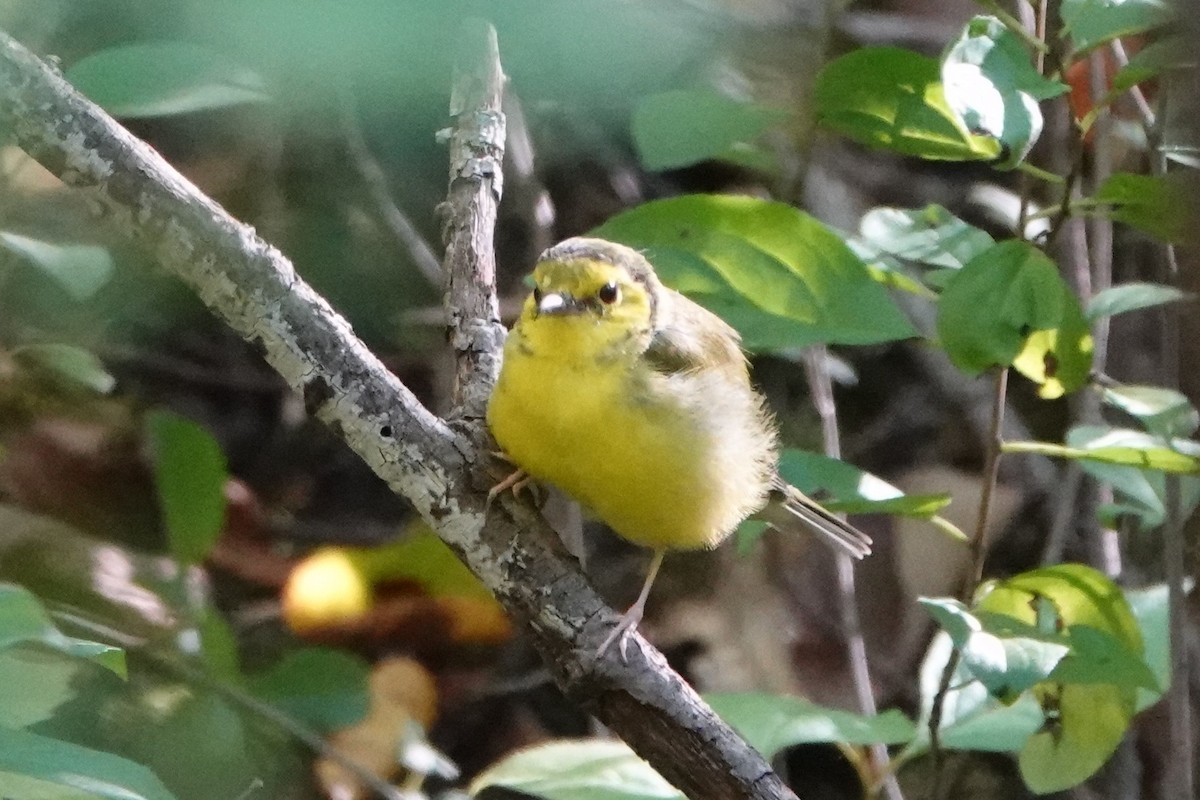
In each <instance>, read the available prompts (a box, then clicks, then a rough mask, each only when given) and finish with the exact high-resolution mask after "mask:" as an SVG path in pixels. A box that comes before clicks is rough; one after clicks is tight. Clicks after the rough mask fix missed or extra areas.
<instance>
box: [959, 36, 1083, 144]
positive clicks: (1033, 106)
mask: <svg viewBox="0 0 1200 800" xmlns="http://www.w3.org/2000/svg"><path fill="white" fill-rule="evenodd" d="M941 77H942V85H943V87H944V88H945V93H946V103H947V105H948V106H949V107H950V109H951V110H952V111H953V112H954V113H955V114H957V115H958V117H959V118H960V119H961V120H962V122H963V125H964V126H965V127H966V129H967V130H969V131H971V132H972V133H976V134H986V135H988V136H991V137H992V138H994V139H996V140H997V141H998V142H1000V143H1001V144H1002V145H1003V150H1004V153H1005V156H1004V157H1003V159H1002V161H1000V162H999V163H998V164H997V166H999V167H1014V166H1016V165H1017V164H1018V163H1020V162H1021V161H1022V160H1024V158H1025V155H1026V154H1027V153H1028V152H1029V150H1030V148H1032V147H1033V145H1034V143H1035V142H1036V141H1037V139H1038V136H1040V135H1041V132H1042V112H1041V109H1040V108H1039V106H1038V101H1040V100H1046V99H1048V98H1051V97H1055V96H1057V95H1059V94H1062V93H1063V92H1065V91H1067V87H1066V85H1065V84H1062V83H1059V82H1057V81H1051V80H1048V79H1046V78H1044V77H1042V75H1041V74H1040V73H1039V72H1038V71H1037V70H1036V69H1035V68H1034V66H1033V62H1032V60H1031V57H1030V54H1029V51H1028V49H1027V48H1026V46H1025V44H1024V43H1023V42H1022V41H1021V39H1020V38H1019V37H1018V36H1017V35H1016V34H1015V33H1013V32H1012V31H1010V30H1008V28H1006V27H1005V26H1004V23H1002V22H1001V21H1000V20H998V19H996V18H995V17H990V16H978V17H975V18H973V19H972V20H971V21H970V22H968V23H967V25H966V27H965V28H964V29H963V33H962V35H961V36H960V37H959V39H958V41H957V42H955V43H954V44H952V45H951V46H950V49H949V50H948V51H947V52H946V54H945V56H943V58H942V70H941Z"/></svg>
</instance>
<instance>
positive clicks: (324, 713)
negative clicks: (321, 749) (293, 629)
mask: <svg viewBox="0 0 1200 800" xmlns="http://www.w3.org/2000/svg"><path fill="white" fill-rule="evenodd" d="M368 672H369V670H368V667H367V665H366V663H365V662H363V661H362V659H360V658H357V657H355V656H353V655H350V654H349V653H344V652H341V651H339V650H330V649H328V648H323V647H305V648H301V649H298V650H293V651H291V652H289V653H288V654H287V655H285V656H284V657H283V659H282V660H280V661H279V663H277V664H276V665H275V666H273V667H272V668H271V669H269V670H267V671H266V672H262V673H259V674H257V675H255V676H254V677H252V678H251V679H250V689H251V691H253V692H254V694H255V695H257V696H258V697H260V698H262V699H263V700H266V701H267V702H268V703H271V704H272V705H274V706H277V707H278V708H280V709H282V710H283V711H286V712H287V713H288V714H290V715H292V716H293V717H296V718H298V719H301V720H303V721H304V722H306V723H308V724H309V725H312V726H313V727H315V728H317V729H318V730H321V731H331V730H336V729H337V728H344V727H346V726H347V725H352V724H354V723H355V722H358V721H359V720H360V719H362V718H363V717H364V716H366V713H367V706H368V696H367V676H368Z"/></svg>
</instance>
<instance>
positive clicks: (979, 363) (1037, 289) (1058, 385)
mask: <svg viewBox="0 0 1200 800" xmlns="http://www.w3.org/2000/svg"><path fill="white" fill-rule="evenodd" d="M938 335H939V336H940V337H941V340H942V345H943V346H944V347H945V348H946V352H947V354H948V355H949V356H950V360H951V361H953V362H954V364H955V365H956V366H957V367H958V368H959V369H961V370H963V371H964V372H967V373H968V374H977V373H979V372H982V371H983V370H985V369H988V368H989V367H992V366H1004V365H1010V364H1013V365H1016V366H1018V368H1019V369H1020V370H1021V371H1022V373H1024V374H1025V375H1026V376H1027V377H1029V378H1031V379H1033V380H1035V381H1038V382H1039V383H1040V384H1041V393H1042V395H1043V396H1044V397H1056V396H1059V395H1061V394H1062V393H1064V392H1069V391H1073V390H1074V389H1077V388H1079V387H1080V386H1082V385H1084V383H1085V382H1086V381H1087V377H1088V373H1089V371H1090V369H1091V363H1092V338H1091V334H1090V333H1089V332H1088V331H1087V327H1086V324H1085V323H1084V322H1083V313H1082V311H1081V310H1080V309H1079V301H1078V300H1077V299H1076V297H1075V295H1074V293H1073V292H1072V291H1071V290H1070V289H1069V288H1068V287H1067V285H1066V284H1065V283H1064V282H1063V280H1062V278H1061V277H1060V276H1059V274H1058V269H1057V268H1056V267H1055V266H1054V263H1053V262H1052V261H1051V260H1050V259H1049V258H1047V257H1046V256H1045V255H1044V254H1042V252H1041V251H1040V250H1038V249H1037V248H1035V247H1033V246H1032V245H1030V244H1028V243H1025V242H1020V241H1016V240H1009V241H1005V242H1001V243H1000V244H998V245H996V246H995V247H992V248H991V249H989V250H986V251H984V252H983V253H982V254H980V255H978V256H976V257H975V258H973V259H972V260H971V261H970V262H969V263H968V264H967V265H966V266H964V267H963V268H962V269H961V270H959V271H958V272H957V273H955V274H954V275H952V276H951V278H950V280H949V281H948V282H947V283H946V288H945V289H944V290H943V292H942V298H941V302H940V303H939V310H938ZM1018 360H1019V361H1020V363H1019V364H1018V363H1017V362H1018Z"/></svg>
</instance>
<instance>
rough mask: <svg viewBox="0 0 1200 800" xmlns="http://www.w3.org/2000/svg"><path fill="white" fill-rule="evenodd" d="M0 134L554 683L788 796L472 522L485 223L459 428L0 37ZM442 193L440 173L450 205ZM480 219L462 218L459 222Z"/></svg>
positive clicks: (682, 693)
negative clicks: (301, 413) (456, 575)
mask: <svg viewBox="0 0 1200 800" xmlns="http://www.w3.org/2000/svg"><path fill="white" fill-rule="evenodd" d="M489 35H490V36H492V37H494V34H489ZM493 40H494V39H493ZM496 69H497V74H498V69H499V68H498V66H497V67H496ZM481 80H482V79H481ZM482 83H487V81H482ZM458 97H459V98H460V99H459V100H456V104H455V108H456V109H458V114H456V116H457V117H458V118H459V120H460V121H461V120H463V119H464V116H463V115H464V114H465V115H468V117H475V118H477V119H479V120H481V121H485V120H488V119H490V120H492V122H493V123H496V121H497V119H498V118H497V117H496V116H495V107H491V108H492V111H489V110H488V108H487V107H481V108H479V109H474V110H473V109H472V108H471V107H470V106H469V105H468V104H469V103H471V102H474V98H475V97H478V95H470V96H469V98H468V95H465V94H459V95H458ZM476 115H477V116H476ZM0 130H4V131H5V132H6V134H7V135H10V136H11V137H12V140H13V141H15V143H16V144H18V145H19V146H20V147H21V148H22V149H24V150H25V152H27V153H28V154H29V155H30V156H32V157H33V158H35V159H37V160H38V161H39V162H40V163H41V164H42V165H43V166H45V167H46V168H47V169H48V170H50V171H51V172H52V173H53V174H55V175H57V176H58V177H59V178H61V179H62V180H63V181H64V182H65V183H66V184H68V185H70V186H72V187H75V189H76V190H77V191H79V192H80V193H82V194H83V195H85V196H86V197H87V198H88V200H89V201H90V205H91V207H92V208H93V209H94V211H95V213H96V215H97V216H99V217H101V218H104V219H105V220H106V221H107V223H108V224H109V225H110V226H111V228H112V229H113V230H114V231H116V232H118V233H120V234H122V235H124V236H125V237H126V238H127V239H129V240H130V241H133V242H136V243H139V244H140V245H141V246H143V247H145V248H146V249H147V250H148V251H149V252H150V253H151V254H153V256H154V257H155V258H156V260H157V262H158V263H159V265H160V266H161V267H162V268H163V269H165V270H167V271H168V272H170V273H171V274H173V275H175V276H176V277H177V278H178V279H179V280H181V281H183V282H184V283H185V284H186V285H187V286H189V287H190V288H191V289H192V290H193V291H194V292H195V293H196V294H197V295H198V296H199V297H200V298H201V299H202V300H203V302H204V303H205V304H206V305H207V306H208V307H209V309H211V310H212V312H213V313H214V314H216V315H217V316H219V317H220V318H221V319H223V320H225V322H226V323H227V324H228V325H229V326H230V327H231V328H233V329H234V330H235V331H237V332H238V334H239V335H241V336H242V337H243V338H245V339H246V341H248V342H251V343H252V344H254V345H255V346H256V347H257V348H258V350H259V352H260V353H261V354H262V356H263V358H264V359H266V361H267V362H268V363H269V364H271V366H272V367H273V368H274V369H276V370H277V371H278V372H279V374H280V375H281V376H283V378H284V379H285V380H286V381H287V383H288V385H289V386H291V387H292V388H293V389H295V390H296V391H298V392H301V393H303V396H304V399H305V402H306V405H307V407H308V409H309V410H310V412H311V413H313V414H314V415H315V416H317V417H318V418H319V419H321V420H323V421H324V422H325V423H326V424H328V425H329V426H330V428H332V429H333V430H334V431H335V432H336V433H337V434H338V435H339V436H340V437H341V438H342V439H344V440H345V442H346V443H347V444H348V445H349V446H350V447H351V448H352V449H353V450H354V451H355V452H356V453H357V454H358V455H359V456H360V457H361V458H362V459H363V460H364V461H365V462H366V463H367V464H368V465H369V466H370V467H371V469H372V470H374V471H375V473H376V474H378V475H379V476H380V477H381V478H382V479H383V480H385V481H386V482H387V483H388V485H389V486H390V487H391V488H392V489H393V490H394V491H396V492H397V493H398V494H400V495H402V496H404V497H405V498H407V499H408V500H409V501H410V502H411V503H412V504H413V506H414V507H415V508H416V510H417V511H418V512H419V513H420V514H421V516H422V517H423V518H424V519H425V520H426V521H427V522H428V523H429V524H430V526H431V527H433V528H434V529H435V530H436V531H437V532H438V534H439V535H440V536H441V537H442V538H443V539H444V540H445V541H446V542H447V543H448V544H449V545H450V546H451V547H452V548H454V550H455V551H456V552H457V553H458V554H459V556H460V557H461V558H462V559H463V560H464V562H465V563H466V564H467V565H468V566H469V567H470V568H471V570H472V571H473V572H474V573H475V574H476V575H478V576H479V578H480V579H481V580H483V582H484V583H485V584H486V585H487V586H488V588H490V589H491V590H492V591H493V592H494V593H495V594H496V596H497V598H498V599H499V600H500V601H501V602H502V603H503V604H504V605H505V607H506V608H507V609H508V610H509V611H510V613H512V614H513V615H515V616H516V617H518V618H520V619H523V620H525V621H527V622H528V624H529V625H530V628H531V630H532V632H533V641H534V644H535V646H536V647H537V648H538V650H539V652H540V653H541V655H542V657H543V659H545V661H546V663H547V664H548V665H549V667H550V670H551V672H552V673H553V675H554V677H555V680H556V681H557V682H558V684H559V686H560V687H561V688H562V689H563V691H564V692H565V693H566V694H567V695H568V696H569V697H571V698H573V699H574V700H575V701H577V702H578V703H579V704H580V705H581V706H583V707H584V708H585V709H587V710H588V711H590V712H592V713H594V714H595V715H596V716H597V717H599V718H600V719H601V720H602V721H603V722H604V723H605V724H606V725H608V726H609V727H610V728H611V729H612V730H614V731H616V732H617V733H618V734H620V735H621V737H622V738H624V739H625V740H626V741H627V742H628V743H629V744H630V745H631V746H632V747H633V748H634V749H635V750H636V751H637V752H638V753H639V754H641V755H642V756H643V757H644V758H646V760H647V761H649V762H650V763H651V764H652V765H653V766H654V767H655V768H656V769H658V771H659V772H661V773H662V775H663V776H664V777H665V778H667V780H669V781H670V782H671V783H673V784H674V785H675V786H677V787H678V788H679V789H680V790H681V791H683V792H684V793H685V794H687V795H688V796H689V797H693V798H732V797H746V798H778V797H792V795H791V793H790V792H789V791H788V790H787V788H786V787H785V786H784V785H783V784H782V782H781V781H780V780H779V778H778V777H777V776H776V775H775V774H774V773H773V772H772V771H771V770H770V768H769V767H768V765H767V764H766V763H765V762H764V760H763V759H762V758H761V756H759V755H758V754H757V753H755V752H754V750H752V749H751V748H749V747H748V746H747V745H746V744H745V743H744V742H743V741H742V740H741V739H740V738H738V737H737V736H736V735H735V734H734V733H733V732H732V731H731V730H730V729H729V728H728V726H726V725H725V724H724V723H722V722H721V721H720V719H718V718H717V717H716V716H715V715H714V714H713V713H712V711H711V710H710V709H709V708H708V707H707V706H706V705H705V704H704V703H703V702H702V701H701V700H700V699H699V697H697V696H696V694H695V693H694V692H693V691H692V690H691V688H690V687H688V686H687V685H686V684H685V683H684V682H683V681H682V679H680V678H679V676H678V675H676V674H675V673H674V672H672V671H671V670H670V669H669V667H668V666H667V665H666V662H665V660H664V659H663V658H662V656H661V654H659V653H658V652H657V651H655V650H654V649H653V648H651V647H650V646H649V645H648V644H646V642H645V641H644V640H642V639H640V638H638V639H636V640H635V643H634V646H633V647H632V648H631V651H632V654H633V656H632V658H631V659H630V663H628V664H623V663H621V662H620V661H619V660H618V659H617V658H615V657H612V658H607V659H602V660H597V659H595V658H594V656H593V654H594V653H595V651H596V648H597V645H598V644H599V642H600V640H601V638H602V637H603V635H604V633H605V632H606V631H607V630H608V628H609V627H610V626H611V625H612V624H614V623H615V621H616V616H615V614H614V613H613V612H612V611H611V609H608V608H607V606H605V604H604V603H603V601H601V599H600V598H599V597H598V596H597V595H596V594H595V592H594V591H593V590H592V589H591V587H590V586H589V585H588V584H587V582H586V580H584V578H583V576H582V575H581V574H580V572H579V570H578V567H577V565H576V564H575V563H574V561H573V560H571V559H570V558H569V557H568V556H566V555H565V554H563V553H562V552H561V547H560V546H559V545H558V544H557V542H556V540H555V538H554V534H553V532H552V531H551V530H549V528H548V527H547V526H546V524H545V523H544V522H543V521H542V520H541V518H540V517H539V516H538V515H537V514H535V513H534V512H533V511H532V510H531V509H529V508H528V507H525V506H523V505H521V504H518V503H516V502H515V501H512V500H511V499H505V500H503V501H502V502H500V503H497V504H496V507H495V508H493V510H492V513H491V514H490V515H489V514H487V511H486V509H485V494H486V491H485V489H486V479H484V478H482V477H481V476H479V475H477V466H476V465H477V463H478V461H479V459H478V457H477V456H478V453H477V447H478V445H477V440H478V439H480V438H482V436H481V435H480V430H481V429H480V428H479V427H478V426H479V425H480V424H481V423H480V422H479V421H478V415H479V414H480V413H481V412H482V409H483V408H484V407H485V404H486V393H487V390H488V387H490V381H491V378H492V377H493V376H494V374H495V370H496V365H497V364H498V358H499V354H498V346H499V334H498V333H497V332H496V329H497V328H498V327H499V325H498V323H497V322H496V313H495V308H494V290H493V289H492V288H490V287H491V285H492V283H493V280H494V267H493V264H492V252H491V232H490V230H489V231H488V232H487V233H486V234H483V232H482V231H475V233H474V235H473V236H472V237H470V238H469V239H468V240H466V241H465V242H464V243H466V244H467V247H466V251H465V252H464V253H460V254H459V255H457V256H453V257H449V258H448V263H449V266H450V268H451V270H452V273H453V274H454V275H458V279H466V280H467V281H469V282H470V283H471V284H472V288H471V291H466V290H463V291H459V290H458V289H457V288H456V283H455V280H456V279H455V278H452V279H451V291H450V292H449V298H448V303H449V305H450V306H451V308H452V309H454V313H455V316H454V317H453V318H452V319H451V327H452V330H453V331H454V337H453V338H454V339H455V346H456V348H457V349H458V350H459V351H460V352H462V351H463V350H464V348H465V349H466V350H468V351H470V352H471V355H472V358H471V359H465V362H466V363H468V364H469V365H470V368H469V369H466V370H464V371H462V372H460V378H461V379H462V381H464V384H463V385H462V388H461V393H460V396H459V398H458V400H459V407H460V409H461V414H460V416H459V420H460V421H461V422H462V424H461V425H456V426H455V427H454V428H452V427H451V426H449V425H447V424H446V423H445V422H443V421H442V420H440V419H439V418H438V417H436V416H435V415H433V414H431V413H430V412H429V411H428V410H427V409H425V408H424V407H422V406H421V404H420V403H419V402H418V400H417V399H416V397H415V396H413V394H412V393H411V392H410V391H408V389H406V388H405V387H404V386H403V385H402V384H401V383H400V382H399V381H398V380H397V379H396V378H395V377H394V376H393V375H392V374H391V373H389V372H388V371H387V369H385V368H384V366H383V365H382V364H381V363H380V362H379V361H378V359H376V358H375V357H374V356H373V355H372V354H371V353H370V352H369V351H368V350H367V349H366V347H365V346H364V345H363V344H362V343H361V342H360V341H359V340H358V339H357V338H356V337H355V336H354V334H353V332H352V331H351V329H350V326H349V325H348V324H347V323H346V321H345V320H344V319H342V317H340V316H339V315H338V314H337V313H336V312H334V311H333V309H332V308H330V306H329V304H328V303H326V302H325V300H324V299H322V298H321V297H320V296H319V295H317V294H316V293H315V292H314V291H313V290H312V289H311V287H309V286H308V285H307V284H306V283H305V282H304V281H303V280H301V279H300V278H299V276H297V275H296V272H295V270H294V269H293V268H292V265H291V263H290V262H289V261H288V260H287V259H286V258H284V256H283V255H282V254H281V253H280V252H279V251H278V250H276V249H275V248H273V247H271V246H270V245H268V244H266V243H265V242H263V241H262V240H261V239H259V238H258V236H257V235H256V234H255V232H254V230H253V229H252V228H250V227H249V226H246V225H243V224H241V223H239V222H238V221H236V220H235V219H233V218H232V217H230V216H229V215H228V214H227V213H226V212H225V211H224V210H223V209H222V208H220V207H219V206H218V205H217V204H215V203H214V202H212V201H211V200H210V199H208V198H207V197H205V196H204V195H203V194H202V193H201V192H200V191H199V190H198V189H197V188H196V187H195V186H193V185H192V184H191V183H190V182H189V181H188V180H187V179H186V178H184V177H183V176H182V175H180V174H179V173H178V172H177V171H176V170H175V169H173V168H172V167H171V166H170V165H169V164H167V163H166V162H165V161H163V159H162V158H161V157H160V156H159V155H158V154H157V153H156V152H155V151H154V150H153V149H151V148H150V147H149V146H147V145H146V144H144V143H143V142H141V141H139V140H138V139H137V138H135V137H134V136H132V135H131V134H130V133H129V132H128V131H126V130H125V129H124V128H122V127H121V126H120V125H119V124H118V123H117V122H116V121H114V120H113V119H112V118H111V117H109V116H108V115H107V114H105V113H104V112H103V111H102V110H100V109H99V108H98V107H96V106H95V105H94V104H92V103H90V102H89V101H88V100H87V99H85V98H84V97H82V96H81V95H79V94H78V93H77V92H75V91H74V89H72V88H71V86H70V85H69V84H68V83H67V82H66V81H65V80H63V78H62V76H61V75H59V74H58V73H57V72H56V71H55V70H54V69H52V68H50V67H49V66H47V65H46V64H44V63H43V62H42V61H41V60H39V59H38V58H37V57H36V56H34V55H33V54H32V53H30V52H29V51H28V50H27V49H25V48H24V47H22V46H21V45H20V44H19V43H17V42H16V41H14V40H13V39H11V38H10V37H8V36H7V35H5V34H4V33H3V32H0ZM501 141H502V140H501ZM499 152H500V151H499V150H498V149H497V150H494V151H491V156H492V158H493V159H494V161H493V164H492V166H491V167H483V166H480V165H477V166H474V167H473V166H470V165H467V166H466V167H463V168H462V169H465V170H466V171H465V172H460V173H459V174H461V175H462V176H463V177H464V178H468V179H469V178H470V177H471V176H472V175H481V176H482V175H484V172H486V170H487V169H491V170H493V171H492V174H491V177H490V179H489V180H487V181H485V182H483V183H480V184H479V185H478V186H476V187H474V188H473V189H472V192H471V193H472V195H473V196H474V197H475V199H476V201H478V203H479V204H481V205H487V204H493V205H494V203H495V202H496V201H497V200H498V188H493V183H492V182H493V181H495V180H496V179H497V178H498V175H499V161H498V158H499ZM464 185H466V184H460V185H459V188H460V189H461V188H462V186H464ZM455 188H456V187H455V184H454V182H453V181H452V185H451V193H452V196H453V194H454V192H455ZM464 193H466V192H465V190H464ZM451 205H454V203H453V202H452V203H451ZM475 213H476V212H472V214H475ZM486 219H488V220H490V219H494V217H489V218H486ZM484 220H485V217H483V216H472V218H471V220H470V221H469V222H468V224H469V225H473V226H477V227H478V226H482V225H484ZM488 225H490V221H489V222H488ZM453 238H454V236H453V235H451V236H450V237H448V240H449V239H453ZM468 242H469V243H468ZM480 248H486V252H479V250H480ZM460 270H461V272H460ZM460 303H461V305H460ZM477 303H479V304H481V305H476V304H477ZM475 355H478V356H479V357H478V358H475V357H474V356H475ZM485 518H486V525H485Z"/></svg>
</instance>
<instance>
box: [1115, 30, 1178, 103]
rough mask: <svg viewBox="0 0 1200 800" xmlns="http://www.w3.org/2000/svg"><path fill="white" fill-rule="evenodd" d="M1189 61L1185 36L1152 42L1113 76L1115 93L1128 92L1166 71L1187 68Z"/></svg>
mask: <svg viewBox="0 0 1200 800" xmlns="http://www.w3.org/2000/svg"><path fill="white" fill-rule="evenodd" d="M1189 60H1190V58H1189V54H1188V47H1187V42H1186V41H1185V39H1184V37H1183V36H1174V37H1170V38H1167V39H1162V40H1160V41H1156V42H1151V43H1150V44H1148V45H1146V46H1145V47H1143V48H1142V49H1141V50H1139V51H1138V52H1137V53H1135V54H1134V55H1133V57H1132V58H1130V59H1129V63H1128V64H1126V65H1125V66H1123V67H1121V69H1120V70H1118V71H1117V74H1116V75H1114V76H1113V79H1112V88H1113V91H1115V92H1124V91H1127V90H1129V89H1130V88H1132V87H1134V86H1136V85H1138V84H1139V83H1143V82H1144V81H1147V80H1150V79H1152V78H1155V77H1157V76H1158V75H1159V74H1161V73H1162V72H1163V71H1164V70H1168V69H1180V68H1186V67H1187V65H1188V63H1189Z"/></svg>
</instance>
